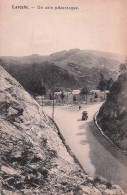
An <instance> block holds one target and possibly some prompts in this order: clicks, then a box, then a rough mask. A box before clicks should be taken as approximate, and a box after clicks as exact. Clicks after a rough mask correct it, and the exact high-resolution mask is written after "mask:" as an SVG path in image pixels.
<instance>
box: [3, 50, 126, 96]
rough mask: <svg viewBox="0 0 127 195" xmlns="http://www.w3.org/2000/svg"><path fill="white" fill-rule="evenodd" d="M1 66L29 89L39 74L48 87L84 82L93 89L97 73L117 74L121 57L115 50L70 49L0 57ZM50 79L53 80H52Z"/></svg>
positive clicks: (112, 76) (111, 75)
mask: <svg viewBox="0 0 127 195" xmlns="http://www.w3.org/2000/svg"><path fill="white" fill-rule="evenodd" d="M1 59H2V66H3V67H4V68H5V69H6V70H7V71H8V72H9V73H10V74H11V75H12V76H13V77H15V78H16V79H17V80H18V81H19V82H20V83H21V84H22V85H23V87H24V88H25V89H26V90H28V91H29V92H30V93H34V89H33V88H32V87H33V86H34V88H35V86H37V85H38V84H39V85H40V78H42V79H43V80H44V82H45V84H46V86H47V88H48V89H51V87H52V88H54V89H57V90H58V91H59V90H60V89H61V88H62V89H66V88H68V89H77V88H82V87H84V86H85V85H86V82H87V84H88V85H89V86H90V88H93V89H95V88H96V87H97V85H98V82H99V80H100V73H102V74H104V75H105V78H106V79H109V78H113V79H114V80H115V79H116V78H117V75H118V67H119V65H120V63H121V62H122V57H121V56H118V55H116V54H111V53H105V52H99V51H89V50H80V49H72V50H69V51H63V52H58V53H55V54H51V55H49V56H39V55H32V56H26V57H1ZM51 81H52V82H51Z"/></svg>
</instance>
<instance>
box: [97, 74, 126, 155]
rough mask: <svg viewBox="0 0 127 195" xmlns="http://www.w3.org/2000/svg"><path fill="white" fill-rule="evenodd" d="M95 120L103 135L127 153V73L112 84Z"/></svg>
mask: <svg viewBox="0 0 127 195" xmlns="http://www.w3.org/2000/svg"><path fill="white" fill-rule="evenodd" d="M97 120H98V123H99V125H100V126H101V127H102V130H103V131H104V133H105V134H106V135H107V136H108V137H109V138H110V139H111V140H112V141H113V142H114V143H115V144H116V146H117V147H119V148H121V149H122V150H124V151H125V152H126V153H127V73H122V74H121V75H120V76H119V77H118V79H117V81H116V82H115V83H114V84H113V86H112V88H111V90H110V93H109V95H108V97H107V100H106V102H105V103H104V104H103V106H102V107H101V108H100V111H99V114H98V116H97Z"/></svg>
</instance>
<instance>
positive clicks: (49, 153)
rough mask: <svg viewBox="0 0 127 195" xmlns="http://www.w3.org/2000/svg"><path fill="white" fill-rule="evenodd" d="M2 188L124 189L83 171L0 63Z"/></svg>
mask: <svg viewBox="0 0 127 195" xmlns="http://www.w3.org/2000/svg"><path fill="white" fill-rule="evenodd" d="M0 74H1V77H0V83H1V86H0V113H1V115H0V129H1V141H0V143H1V146H0V147H1V150H0V151H1V153H0V156H1V170H0V178H1V194H2V195H17V194H18V195H24V194H27V195H28V194H29V195H33V194H36V195H39V194H40V195H42V194H44V195H62V194H63V195H65V194H68V195H69V194H70V195H80V194H84V195H85V194H90V195H101V194H103V195H108V194H114V195H115V194H116V195H123V194H125V193H124V192H123V191H122V190H121V189H120V188H119V187H118V186H116V185H111V184H110V183H108V182H106V181H102V180H100V179H99V178H96V179H93V178H90V177H88V176H87V175H85V174H84V172H83V171H82V169H81V168H80V166H79V165H78V164H77V163H76V162H75V161H74V159H73V158H72V156H70V154H69V153H68V151H67V149H66V147H65V146H64V144H63V142H62V140H61V139H60V137H59V135H58V134H59V133H58V129H57V128H56V126H55V125H54V124H53V122H52V121H51V119H49V118H48V117H47V116H46V115H45V114H44V113H43V111H42V108H41V107H40V106H39V105H38V103H37V102H36V101H35V100H34V99H32V97H31V96H30V95H29V94H28V93H27V92H26V91H25V90H24V89H23V87H22V86H21V85H20V84H19V83H18V82H17V81H16V80H15V79H14V78H12V77H11V76H10V75H9V74H8V73H7V72H6V71H5V70H4V69H3V68H2V67H0Z"/></svg>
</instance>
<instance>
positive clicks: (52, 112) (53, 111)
mask: <svg viewBox="0 0 127 195" xmlns="http://www.w3.org/2000/svg"><path fill="white" fill-rule="evenodd" d="M52 120H54V91H53V104H52Z"/></svg>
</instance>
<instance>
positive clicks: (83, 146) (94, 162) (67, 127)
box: [44, 103, 127, 192]
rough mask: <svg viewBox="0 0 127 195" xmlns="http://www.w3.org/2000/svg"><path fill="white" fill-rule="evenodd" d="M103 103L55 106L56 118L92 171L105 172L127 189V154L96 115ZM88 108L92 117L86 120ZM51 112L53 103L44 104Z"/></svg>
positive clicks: (77, 154) (104, 175)
mask: <svg viewBox="0 0 127 195" xmlns="http://www.w3.org/2000/svg"><path fill="white" fill-rule="evenodd" d="M100 106H101V103H96V104H93V105H87V106H86V105H84V106H82V109H81V110H80V111H79V110H78V106H57V107H55V118H54V120H55V122H56V124H57V125H58V127H59V129H60V131H61V133H62V135H63V137H64V138H65V140H66V143H67V145H69V147H70V148H71V150H72V152H73V153H74V154H75V156H76V157H77V159H78V160H79V162H80V164H81V165H82V167H83V168H84V170H85V171H86V172H87V173H88V175H90V176H92V177H96V176H99V177H100V176H101V177H103V178H105V179H107V180H108V181H111V182H112V183H113V184H118V185H120V186H121V187H122V188H123V190H124V191H126V192H127V156H125V155H124V154H122V153H121V152H120V151H118V150H117V149H115V148H114V147H113V146H112V145H111V144H110V143H109V142H108V141H107V140H106V139H105V138H104V137H103V135H102V134H101V133H100V132H99V131H98V129H97V127H96V126H95V124H94V122H93V115H94V114H95V113H96V112H97V111H98V110H99V108H100ZM83 110H86V111H88V116H89V118H88V120H87V121H82V120H81V116H82V111H83ZM44 111H45V112H46V113H47V114H48V115H49V116H51V115H52V107H44Z"/></svg>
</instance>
